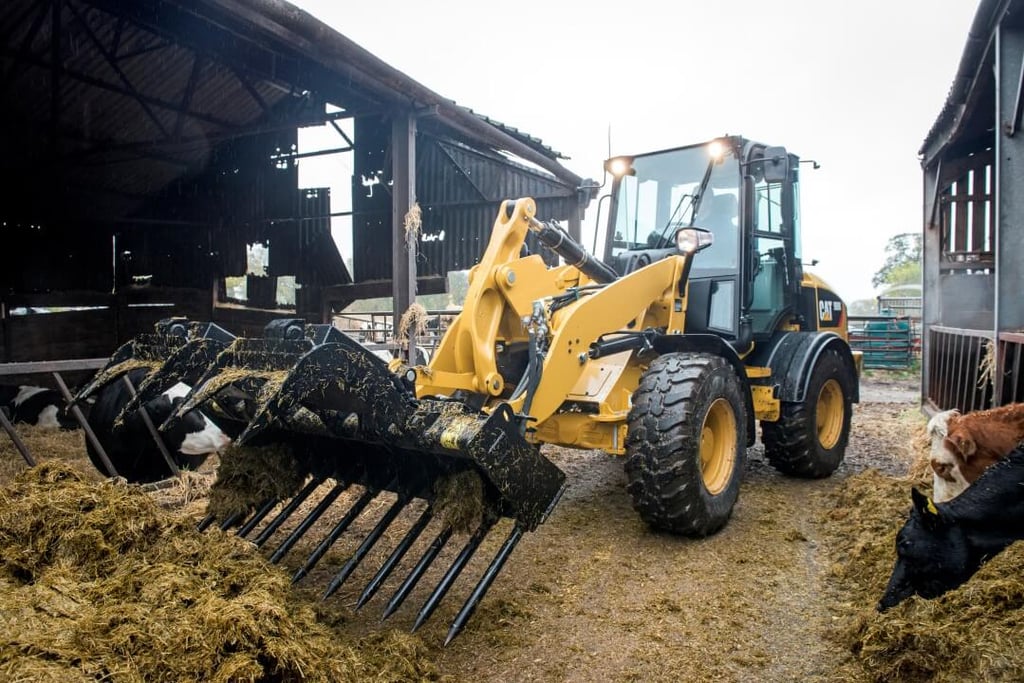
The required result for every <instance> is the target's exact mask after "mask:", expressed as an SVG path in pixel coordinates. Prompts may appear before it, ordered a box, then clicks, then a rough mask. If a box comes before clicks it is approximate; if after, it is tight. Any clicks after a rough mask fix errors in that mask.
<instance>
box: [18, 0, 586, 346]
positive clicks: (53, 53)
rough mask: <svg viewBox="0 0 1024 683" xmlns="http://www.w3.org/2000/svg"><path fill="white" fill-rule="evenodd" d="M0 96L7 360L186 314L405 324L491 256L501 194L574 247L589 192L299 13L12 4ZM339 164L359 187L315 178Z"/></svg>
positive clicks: (252, 1) (253, 1)
mask: <svg viewBox="0 0 1024 683" xmlns="http://www.w3.org/2000/svg"><path fill="white" fill-rule="evenodd" d="M0 90H2V91H3V93H4V96H3V99H4V107H3V109H2V112H0V119H2V126H0V136H2V140H3V146H4V149H5V154H4V158H3V161H2V164H3V177H4V182H3V186H2V196H3V200H2V202H0V239H2V244H3V247H2V248H0V311H2V316H0V362H6V363H13V362H18V361H51V360H60V359H81V358H92V357H105V356H108V355H109V354H110V353H111V352H112V351H113V350H114V349H115V348H117V347H118V345H119V344H121V343H123V342H125V341H126V340H128V339H129V338H131V337H133V336H134V335H136V334H137V333H139V332H141V331H147V330H150V329H152V325H153V323H154V322H155V321H157V320H159V319H161V318H165V317H168V316H172V315H179V316H187V317H189V318H191V319H195V320H210V321H213V322H216V323H218V324H220V325H221V326H223V327H224V328H226V329H229V330H231V331H232V332H234V333H236V334H253V333H257V332H258V331H259V330H260V329H261V328H262V326H263V325H264V324H265V323H266V322H267V321H268V320H270V319H273V318H279V317H282V316H289V315H291V316H300V317H304V318H306V319H307V320H312V321H318V322H319V321H324V320H327V319H328V317H329V315H330V313H331V311H332V310H340V308H342V307H343V306H345V305H346V304H348V303H349V302H352V301H355V300H358V299H362V298H368V297H374V296H387V295H393V296H394V297H395V301H396V306H395V308H396V312H397V313H396V314H400V313H401V312H402V311H403V310H405V309H406V308H407V307H408V305H409V303H410V300H411V298H412V297H414V296H415V293H416V292H417V290H418V292H419V293H421V294H423V293H431V292H438V291H443V290H444V287H445V274H446V273H447V272H448V271H451V270H458V269H463V268H467V267H469V266H471V265H472V264H473V263H474V262H475V260H476V259H477V257H478V254H479V253H480V252H481V251H482V248H483V245H484V244H485V243H486V239H487V236H488V234H489V232H490V229H491V226H492V224H493V221H494V214H495V210H496V207H497V205H498V202H499V201H500V200H502V199H504V198H506V197H517V196H522V195H531V196H534V197H536V198H537V199H538V204H539V209H540V211H541V212H542V213H543V215H544V216H545V217H547V218H550V219H555V220H561V221H565V222H566V223H567V225H568V227H569V229H570V230H571V231H576V232H577V234H578V230H579V220H580V214H581V212H582V207H583V206H585V205H586V203H587V202H588V201H589V199H590V195H589V191H588V190H587V189H580V188H581V187H583V186H585V185H586V184H587V183H585V182H584V181H583V179H581V178H580V177H578V176H577V175H575V174H574V173H572V172H571V171H569V170H568V169H567V168H566V167H564V166H563V165H562V164H561V163H560V160H561V159H562V158H563V157H561V155H560V154H559V153H558V152H556V151H555V150H553V149H551V148H550V147H548V146H546V145H544V144H543V143H542V142H541V141H540V140H538V139H536V138H534V137H531V136H529V135H527V134H525V133H523V132H522V131H519V130H517V129H515V128H512V127H509V126H506V125H503V124H501V123H498V122H495V121H493V120H490V119H488V118H487V117H485V116H482V115H479V114H477V113H475V112H473V111H471V110H469V109H466V108H464V107H461V106H458V105H456V104H455V103H454V102H452V101H450V100H448V99H445V98H444V97H442V96H441V95H439V94H437V93H435V92H433V91H432V90H430V89H429V88H427V87H426V86H424V85H422V84H420V83H418V82H416V81H415V80H413V79H411V78H409V77H407V76H406V75H404V74H403V73H401V72H399V71H397V70H396V69H394V68H392V67H390V66H388V65H387V64H385V63H384V62H382V61H381V60H380V59H378V58H377V57H375V56H374V55H372V54H370V53H369V52H367V51H366V50H364V49H362V48H361V47H359V46H358V45H356V44H355V43H353V42H352V41H351V40H349V39H347V38H346V37H345V36H343V35H341V34H340V33H338V32H337V31H335V30H334V29H332V28H330V27H328V26H327V25H325V24H324V23H322V22H320V21H319V20H317V19H316V18H315V17H313V16H310V15H309V14H307V13H306V12H303V11H301V10H299V9H297V8H295V7H294V6H292V5H290V4H288V3H286V2H279V1H271V0H139V1H137V2H115V1H112V0H9V1H8V2H4V3H2V6H0ZM305 131H314V132H318V134H319V135H318V137H315V139H316V140H323V139H326V140H328V142H322V141H321V142H319V143H318V144H313V145H312V146H311V145H309V144H305V143H303V142H302V140H303V139H304V138H303V137H302V135H303V133H304V132H305ZM311 139H313V138H311ZM323 159H331V160H333V162H334V165H333V166H331V168H333V169H335V172H336V174H337V175H340V176H342V177H340V178H338V179H337V180H338V182H337V183H336V184H335V188H337V187H341V188H342V191H340V192H339V191H336V192H334V193H332V192H331V188H330V187H325V186H312V187H310V186H306V185H305V184H304V181H303V178H302V170H303V167H304V165H306V167H307V168H308V167H309V166H311V165H312V164H314V163H315V162H320V161H321V160H323ZM417 203H418V206H419V207H420V210H421V213H420V216H421V227H420V230H421V232H420V237H419V239H415V238H414V239H413V242H414V243H415V244H416V248H415V249H413V250H410V249H408V248H407V246H406V234H405V229H404V223H405V219H406V217H407V215H409V212H410V208H411V207H413V206H414V205H415V204H417ZM332 229H333V230H335V231H342V232H346V231H347V232H349V233H350V235H351V237H350V239H351V244H352V251H353V253H352V254H346V255H345V256H347V257H350V258H351V261H350V262H351V263H353V264H354V267H353V268H352V272H350V270H349V268H348V267H347V266H346V263H345V259H343V258H342V254H341V253H339V249H338V248H337V247H336V244H335V240H334V239H332ZM254 260H255V261H256V265H255V266H254V265H253V262H254Z"/></svg>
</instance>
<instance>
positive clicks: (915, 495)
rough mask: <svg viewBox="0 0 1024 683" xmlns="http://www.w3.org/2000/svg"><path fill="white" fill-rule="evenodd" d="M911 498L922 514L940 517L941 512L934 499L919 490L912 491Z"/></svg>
mask: <svg viewBox="0 0 1024 683" xmlns="http://www.w3.org/2000/svg"><path fill="white" fill-rule="evenodd" d="M910 497H911V499H913V501H914V507H915V508H917V509H918V511H919V512H921V514H928V515H934V516H935V517H938V516H939V510H938V508H936V507H935V503H934V502H932V499H931V498H929V497H928V496H926V495H924V494H923V493H921V492H920V491H918V490H917V489H910Z"/></svg>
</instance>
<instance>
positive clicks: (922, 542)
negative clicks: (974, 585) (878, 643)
mask: <svg viewBox="0 0 1024 683" xmlns="http://www.w3.org/2000/svg"><path fill="white" fill-rule="evenodd" d="M911 498H912V500H913V503H914V505H913V508H912V509H911V511H910V519H908V520H907V523H906V524H905V525H904V526H903V528H902V529H901V530H900V532H899V534H898V535H897V536H896V566H895V567H894V568H893V572H892V576H891V577H890V578H889V585H888V586H887V587H886V589H885V594H884V595H883V596H882V600H881V601H880V602H879V603H878V609H879V610H880V611H884V610H886V609H888V608H890V607H893V606H894V605H897V604H899V603H900V602H902V601H903V600H906V599H907V598H909V597H910V596H912V595H920V596H921V597H923V598H928V599H931V598H936V597H938V596H940V595H942V594H943V593H945V592H946V591H949V590H952V589H954V588H956V587H957V586H959V585H961V584H962V583H964V582H965V581H967V580H968V579H969V578H971V577H972V576H973V575H974V573H975V572H976V571H978V569H979V568H980V567H981V565H982V564H983V563H984V562H985V561H986V560H988V559H990V558H992V557H993V556H995V555H997V554H999V553H1000V552H1002V550H1003V549H1004V548H1006V546H1008V545H1010V544H1011V543H1013V542H1014V541H1017V540H1020V539H1022V538H1024V448H1021V447H1020V446H1018V447H1017V448H1015V449H1014V450H1012V451H1011V452H1010V454H1009V455H1007V456H1006V458H1004V459H1003V460H1000V461H999V462H997V463H996V464H995V465H992V466H991V467H989V468H988V469H987V470H985V472H984V473H982V475H981V476H980V477H979V478H978V480H977V481H975V482H974V483H973V484H972V485H970V486H969V487H967V489H966V490H965V491H964V492H963V493H961V494H960V495H959V496H957V497H956V498H954V499H952V500H951V501H949V502H948V503H937V504H936V503H933V502H932V501H931V500H929V499H928V498H927V497H926V496H925V495H924V494H923V493H921V492H919V491H918V490H917V489H913V490H911Z"/></svg>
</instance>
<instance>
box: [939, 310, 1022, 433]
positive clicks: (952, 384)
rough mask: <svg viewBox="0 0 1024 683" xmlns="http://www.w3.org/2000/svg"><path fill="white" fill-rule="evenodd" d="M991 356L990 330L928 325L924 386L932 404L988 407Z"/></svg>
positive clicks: (961, 408) (991, 391)
mask: <svg viewBox="0 0 1024 683" xmlns="http://www.w3.org/2000/svg"><path fill="white" fill-rule="evenodd" d="M991 356H992V332H991V331H988V330H968V329H961V328H955V327H942V326H940V325H932V326H930V327H929V328H928V373H927V376H926V377H925V378H924V387H925V397H926V399H927V400H928V401H929V402H930V403H931V404H932V406H931V407H933V408H935V409H938V410H948V409H950V408H956V409H957V410H959V411H960V412H963V413H966V412H969V411H972V410H984V409H986V408H991V407H992V405H993V398H994V394H995V390H994V388H993V381H992V380H993V379H994V372H993V371H994V368H993V367H992V366H993V364H994V360H990V358H991ZM1018 365H1019V361H1018Z"/></svg>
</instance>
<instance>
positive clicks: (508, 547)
mask: <svg viewBox="0 0 1024 683" xmlns="http://www.w3.org/2000/svg"><path fill="white" fill-rule="evenodd" d="M524 533H525V530H524V529H523V527H522V526H521V525H519V524H516V525H515V526H514V527H513V528H512V531H511V532H510V533H509V535H508V538H506V539H505V542H504V543H503V544H502V546H501V549H500V550H498V553H497V554H496V555H495V556H494V559H493V560H492V561H491V564H490V565H488V567H487V570H486V571H485V572H484V573H483V576H481V577H480V581H479V582H478V583H477V584H476V588H474V589H473V592H472V593H470V595H469V598H468V599H467V600H466V603H465V604H464V605H463V606H462V609H460V610H459V613H458V615H456V617H455V621H453V622H452V626H451V628H450V629H448V636H447V637H446V638H445V639H444V644H445V645H448V643H450V642H452V641H453V640H455V637H456V636H457V635H459V634H460V633H462V629H464V628H465V627H466V622H468V621H469V618H470V617H471V616H473V612H475V611H476V607H477V605H479V604H480V601H481V600H483V597H484V595H486V594H487V591H488V589H490V587H491V584H493V583H494V579H495V578H496V577H497V576H498V572H500V571H501V568H502V567H503V566H504V565H505V560H507V559H508V556H509V555H511V554H512V551H513V550H515V547H516V545H517V544H518V543H519V540H520V539H521V538H522V537H523V534H524Z"/></svg>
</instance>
